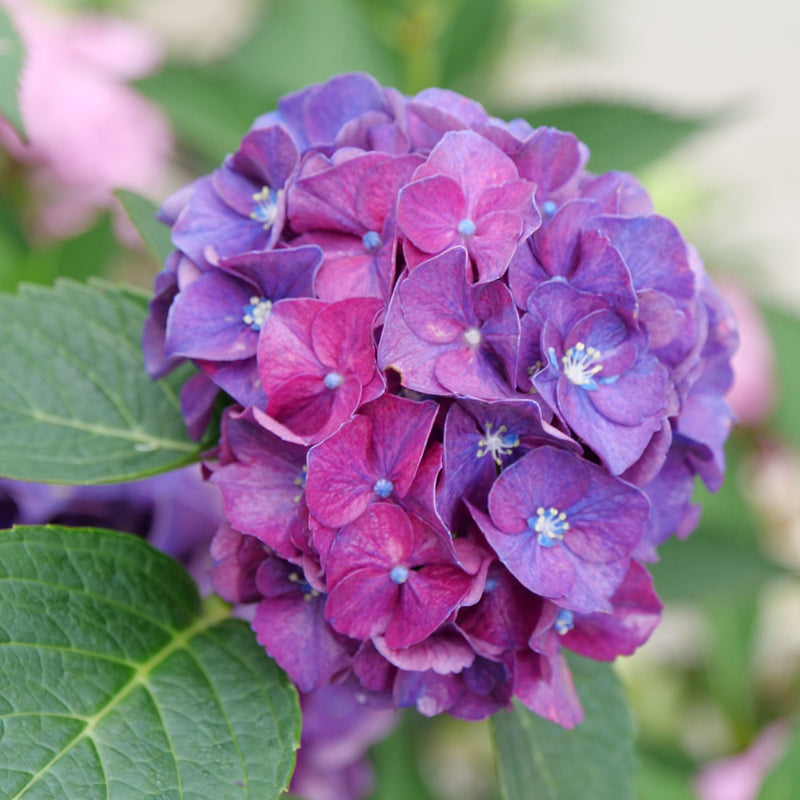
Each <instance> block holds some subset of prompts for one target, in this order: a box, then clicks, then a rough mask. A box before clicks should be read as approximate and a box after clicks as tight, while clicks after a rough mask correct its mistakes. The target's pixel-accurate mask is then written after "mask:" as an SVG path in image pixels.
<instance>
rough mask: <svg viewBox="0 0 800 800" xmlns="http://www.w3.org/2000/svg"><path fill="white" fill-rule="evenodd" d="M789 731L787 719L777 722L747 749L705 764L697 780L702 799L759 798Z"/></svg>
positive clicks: (741, 799)
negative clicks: (762, 786)
mask: <svg viewBox="0 0 800 800" xmlns="http://www.w3.org/2000/svg"><path fill="white" fill-rule="evenodd" d="M787 732H788V726H787V724H786V721H785V720H779V721H778V722H774V723H773V724H772V725H769V726H768V727H766V728H764V730H763V731H762V732H761V734H760V735H759V736H758V737H757V738H756V739H755V740H754V741H753V743H752V744H751V745H750V747H749V748H748V749H747V750H745V751H744V752H743V753H739V754H738V755H735V756H731V757H730V758H721V759H719V760H718V761H713V762H711V763H710V764H708V765H706V766H705V767H703V769H702V770H700V772H699V773H698V774H697V776H696V778H695V780H694V788H695V791H696V792H697V795H698V797H699V798H700V800H756V798H757V797H758V794H759V792H760V791H761V785H762V784H763V783H764V779H765V778H766V777H767V773H768V772H769V771H770V770H771V769H772V767H774V766H775V765H776V764H777V762H778V760H779V759H780V757H781V756H782V755H783V753H784V750H785V749H786V735H787Z"/></svg>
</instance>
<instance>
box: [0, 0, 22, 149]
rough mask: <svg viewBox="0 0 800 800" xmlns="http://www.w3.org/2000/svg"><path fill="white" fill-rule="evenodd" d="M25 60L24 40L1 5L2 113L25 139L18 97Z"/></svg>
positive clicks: (0, 96) (0, 113) (0, 71)
mask: <svg viewBox="0 0 800 800" xmlns="http://www.w3.org/2000/svg"><path fill="white" fill-rule="evenodd" d="M23 61H24V49H23V46H22V40H21V39H20V37H19V34H18V33H17V31H16V29H15V28H14V26H13V25H12V23H11V17H10V16H9V14H8V12H7V11H5V10H4V9H3V8H2V6H0V115H2V116H4V117H5V118H6V119H7V120H8V121H9V122H10V123H11V124H12V125H13V126H14V129H15V130H16V131H17V133H18V134H19V135H20V137H21V138H22V139H25V129H24V126H23V123H22V115H21V114H20V110H19V100H18V97H17V90H18V88H19V76H20V73H21V72H22V64H23Z"/></svg>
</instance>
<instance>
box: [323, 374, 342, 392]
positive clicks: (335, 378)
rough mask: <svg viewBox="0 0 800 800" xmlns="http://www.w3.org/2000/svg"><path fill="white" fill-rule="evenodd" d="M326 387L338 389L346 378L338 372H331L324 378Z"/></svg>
mask: <svg viewBox="0 0 800 800" xmlns="http://www.w3.org/2000/svg"><path fill="white" fill-rule="evenodd" d="M323 383H324V384H325V388H326V389H338V388H339V387H340V386H341V385H342V384H343V383H344V378H343V377H342V376H341V374H340V373H338V372H329V373H328V374H327V375H326V376H325V378H324V379H323Z"/></svg>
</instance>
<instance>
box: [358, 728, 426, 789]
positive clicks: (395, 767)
mask: <svg viewBox="0 0 800 800" xmlns="http://www.w3.org/2000/svg"><path fill="white" fill-rule="evenodd" d="M413 722H414V721H413V720H411V719H410V718H409V716H408V714H406V715H405V716H404V717H403V718H402V720H401V721H400V724H399V725H398V726H397V727H396V728H395V729H394V731H393V732H392V733H391V734H390V735H389V736H387V737H386V738H385V739H384V740H383V741H381V742H379V743H378V744H376V745H375V746H374V747H373V748H372V750H371V751H370V760H371V761H372V763H373V765H374V767H375V790H374V792H373V793H372V795H371V798H370V800H408V798H410V797H413V798H414V800H436V799H435V797H434V796H433V795H432V794H431V792H430V789H428V787H427V785H426V784H425V782H424V781H423V780H422V778H421V777H420V774H419V750H418V748H417V747H415V739H414V726H413V724H412V723H413Z"/></svg>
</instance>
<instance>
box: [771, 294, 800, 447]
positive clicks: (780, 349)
mask: <svg viewBox="0 0 800 800" xmlns="http://www.w3.org/2000/svg"><path fill="white" fill-rule="evenodd" d="M763 311H764V318H765V321H766V323H767V328H768V329H769V333H770V337H771V338H772V342H773V344H774V346H775V355H776V358H775V363H776V367H777V373H778V374H777V379H778V403H777V406H776V407H775V410H774V412H773V414H772V416H771V418H770V421H769V426H770V428H771V429H772V430H774V431H775V432H776V433H777V434H779V435H780V436H784V437H786V438H787V439H788V440H789V441H790V442H792V444H794V446H795V447H800V370H798V369H797V353H798V345H800V317H798V316H797V315H796V314H793V313H791V312H790V311H784V310H781V309H778V308H776V307H774V306H773V307H766V308H764V309H763Z"/></svg>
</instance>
